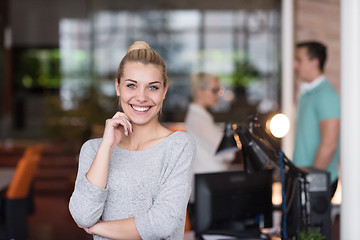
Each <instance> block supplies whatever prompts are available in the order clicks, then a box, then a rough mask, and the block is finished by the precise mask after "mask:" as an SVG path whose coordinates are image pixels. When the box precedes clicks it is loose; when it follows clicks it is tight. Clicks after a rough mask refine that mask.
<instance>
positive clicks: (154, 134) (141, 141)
mask: <svg viewBox="0 0 360 240" xmlns="http://www.w3.org/2000/svg"><path fill="white" fill-rule="evenodd" d="M171 133H172V131H170V130H169V129H167V128H165V127H163V126H162V125H161V124H160V123H159V122H155V123H153V124H146V125H135V124H134V125H133V132H132V133H130V134H129V136H127V137H125V138H124V139H123V140H122V141H121V142H120V144H119V145H118V146H119V147H121V148H125V149H128V150H134V151H135V150H143V149H146V148H150V147H152V146H154V145H156V144H157V143H158V142H159V141H161V140H162V139H163V138H165V137H167V136H168V135H170V134H171Z"/></svg>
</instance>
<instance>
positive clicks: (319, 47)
mask: <svg viewBox="0 0 360 240" xmlns="http://www.w3.org/2000/svg"><path fill="white" fill-rule="evenodd" d="M302 47H305V48H306V49H307V55H308V57H309V59H314V58H317V59H318V60H319V68H320V70H321V71H322V72H323V71H324V66H325V62H326V57H327V54H326V46H325V45H324V44H322V43H320V42H316V41H308V42H300V43H298V44H297V45H296V48H302Z"/></svg>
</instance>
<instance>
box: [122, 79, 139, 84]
mask: <svg viewBox="0 0 360 240" xmlns="http://www.w3.org/2000/svg"><path fill="white" fill-rule="evenodd" d="M125 81H127V82H134V83H137V81H135V80H132V79H125Z"/></svg>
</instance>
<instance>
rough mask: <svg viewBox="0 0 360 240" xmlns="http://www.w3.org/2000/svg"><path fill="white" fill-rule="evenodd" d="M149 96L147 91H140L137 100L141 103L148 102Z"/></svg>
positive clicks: (137, 93)
mask: <svg viewBox="0 0 360 240" xmlns="http://www.w3.org/2000/svg"><path fill="white" fill-rule="evenodd" d="M146 98H147V95H146V89H138V91H137V92H136V96H135V99H136V100H137V101H139V102H143V101H146Z"/></svg>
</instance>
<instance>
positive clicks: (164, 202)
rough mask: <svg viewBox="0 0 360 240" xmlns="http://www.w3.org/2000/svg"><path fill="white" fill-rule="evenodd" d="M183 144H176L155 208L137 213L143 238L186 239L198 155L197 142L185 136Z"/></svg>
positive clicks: (138, 224)
mask: <svg viewBox="0 0 360 240" xmlns="http://www.w3.org/2000/svg"><path fill="white" fill-rule="evenodd" d="M183 135H184V136H186V137H185V138H183V142H175V143H173V146H172V148H171V149H170V151H169V152H171V153H170V155H171V156H170V158H171V159H170V160H169V164H168V165H167V167H165V168H164V170H163V175H162V176H163V177H162V179H161V181H160V190H159V193H158V196H157V198H156V199H155V200H154V204H153V205H152V207H151V208H150V209H148V210H146V211H142V212H138V213H136V214H135V223H136V227H137V229H138V231H139V233H140V235H141V237H142V239H146V240H151V239H154V240H155V239H175V238H176V237H175V236H183V233H184V225H185V218H186V207H187V203H188V201H189V197H190V192H191V184H190V165H191V161H192V160H193V158H194V156H195V151H196V149H195V143H194V141H193V139H192V138H191V137H190V135H188V134H186V133H183Z"/></svg>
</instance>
